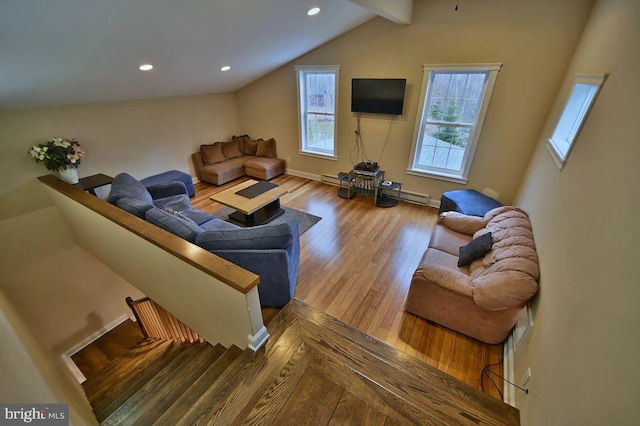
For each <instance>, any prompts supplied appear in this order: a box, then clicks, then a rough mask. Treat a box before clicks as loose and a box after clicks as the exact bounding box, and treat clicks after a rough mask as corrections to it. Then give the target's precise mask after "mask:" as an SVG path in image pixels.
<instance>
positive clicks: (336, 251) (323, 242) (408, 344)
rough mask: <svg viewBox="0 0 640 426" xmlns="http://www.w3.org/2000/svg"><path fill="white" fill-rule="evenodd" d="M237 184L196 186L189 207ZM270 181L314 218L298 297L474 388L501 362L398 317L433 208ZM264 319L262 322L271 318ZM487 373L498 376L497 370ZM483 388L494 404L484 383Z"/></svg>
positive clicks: (496, 348) (287, 179)
mask: <svg viewBox="0 0 640 426" xmlns="http://www.w3.org/2000/svg"><path fill="white" fill-rule="evenodd" d="M238 182H240V180H236V181H233V182H230V183H228V184H226V185H223V186H220V187H216V186H214V185H209V184H206V183H200V184H197V185H196V197H194V198H193V199H192V203H193V205H194V207H196V208H200V209H202V210H205V211H209V212H212V211H215V210H217V209H219V208H221V207H222V206H221V205H220V204H217V203H214V202H212V201H210V200H209V196H210V195H211V194H213V193H215V192H218V191H221V190H223V189H227V188H229V187H230V186H232V185H234V184H237V183H238ZM272 182H274V183H277V184H278V185H281V186H283V187H284V188H286V189H287V190H288V191H289V192H288V193H287V194H286V195H285V196H283V197H282V199H281V201H282V204H283V205H285V206H288V207H292V208H295V209H298V210H303V211H306V212H308V213H311V214H314V215H316V216H320V217H322V220H321V221H320V222H318V223H317V224H316V225H315V226H313V227H312V228H311V229H310V230H309V231H307V232H306V233H305V234H304V235H302V237H301V247H302V251H301V264H300V271H299V275H298V284H297V288H296V297H297V298H298V299H300V300H302V301H304V302H305V303H307V304H309V305H311V306H313V307H315V308H317V309H319V310H321V311H324V312H327V313H328V314H330V315H332V316H334V317H336V318H338V319H339V320H341V321H344V322H345V323H347V324H350V325H352V326H354V327H356V328H357V329H359V330H361V331H364V332H365V333H367V334H369V335H371V336H373V337H375V338H377V339H379V340H382V341H384V342H386V343H387V344H389V345H391V346H393V347H395V348H397V349H400V350H402V351H403V352H405V353H407V354H409V355H411V356H413V357H415V358H418V359H420V360H423V361H425V362H427V363H428V364H429V365H432V366H434V367H437V368H438V369H440V370H441V371H444V372H446V373H448V374H450V375H452V376H454V377H456V378H458V379H460V380H462V381H464V382H466V383H468V384H469V385H471V386H474V387H476V388H478V389H479V388H481V385H480V376H481V372H482V368H483V367H484V366H485V365H487V364H494V363H499V362H500V361H501V360H502V345H486V344H483V343H480V342H478V341H476V340H473V339H470V338H468V337H465V336H463V335H460V334H458V333H455V332H453V331H451V330H448V329H446V328H444V327H440V326H438V325H435V324H433V323H429V322H427V321H425V320H424V319H422V318H419V317H416V316H414V315H412V314H409V313H406V312H405V311H404V302H405V298H406V295H407V292H408V289H409V284H410V281H411V276H412V274H413V272H414V270H415V268H416V267H417V265H418V262H419V261H420V259H421V257H422V255H423V253H424V251H425V249H426V247H427V245H428V243H429V238H430V236H431V231H432V230H433V226H434V224H435V221H436V219H437V210H436V209H433V208H429V207H423V206H418V205H413V204H409V203H399V204H398V205H397V206H396V207H392V208H380V207H376V206H374V205H373V200H372V198H371V197H363V196H358V197H356V198H354V199H351V200H346V199H343V198H340V197H338V195H337V188H336V187H335V186H332V185H328V184H324V183H321V182H317V181H311V180H308V179H303V178H298V177H294V176H288V175H284V176H280V177H278V178H275V179H272ZM265 314H266V315H265V322H268V319H269V318H268V317H272V316H273V314H274V312H268V313H265ZM493 370H494V371H496V372H497V373H499V374H501V366H496V367H494V368H493ZM498 385H499V386H500V390H502V384H501V383H499V382H498ZM484 388H485V392H487V393H488V394H490V395H491V396H493V397H496V398H498V399H501V398H500V394H499V392H498V390H496V388H495V387H494V386H493V385H492V384H491V383H490V382H488V381H485V383H484Z"/></svg>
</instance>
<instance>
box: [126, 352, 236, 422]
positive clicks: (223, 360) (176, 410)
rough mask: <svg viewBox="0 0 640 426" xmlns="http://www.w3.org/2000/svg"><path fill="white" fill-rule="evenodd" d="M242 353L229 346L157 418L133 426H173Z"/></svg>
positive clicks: (144, 418) (146, 419)
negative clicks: (152, 425)
mask: <svg viewBox="0 0 640 426" xmlns="http://www.w3.org/2000/svg"><path fill="white" fill-rule="evenodd" d="M242 353H243V351H242V349H240V348H238V347H237V346H231V347H230V348H229V349H227V350H226V351H225V353H224V354H222V356H220V358H218V359H217V360H216V361H215V362H214V363H213V364H212V365H211V366H209V368H208V369H207V370H206V371H205V372H204V373H202V375H201V376H200V377H199V378H198V379H197V380H196V381H195V382H194V383H193V385H192V386H190V387H189V388H188V389H187V390H186V391H185V392H184V393H183V394H182V395H180V397H179V398H178V399H177V400H175V401H174V402H173V404H172V405H171V406H170V407H168V408H167V409H166V410H165V412H164V413H161V415H160V416H159V417H158V418H151V417H150V416H146V417H141V418H139V419H138V420H137V421H136V422H135V423H134V424H133V426H146V425H149V424H155V425H167V426H173V425H175V424H177V423H178V422H179V421H180V420H181V419H183V418H184V417H185V413H186V412H187V411H188V410H189V409H190V408H191V407H193V406H194V404H195V403H196V401H198V399H199V398H201V397H202V395H203V394H204V393H205V391H207V389H210V388H212V387H213V386H214V384H215V383H216V382H217V381H218V380H219V379H220V377H221V376H222V374H223V373H224V372H225V371H226V370H227V369H228V368H230V366H231V364H232V363H233V362H234V361H235V360H236V359H237V358H238V357H239V356H240V355H241V354H242Z"/></svg>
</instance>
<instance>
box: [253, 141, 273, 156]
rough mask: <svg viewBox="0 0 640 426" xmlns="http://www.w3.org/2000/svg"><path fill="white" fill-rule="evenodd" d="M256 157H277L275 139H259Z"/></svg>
mask: <svg viewBox="0 0 640 426" xmlns="http://www.w3.org/2000/svg"><path fill="white" fill-rule="evenodd" d="M256 157H267V158H276V141H275V139H269V140H268V141H265V140H263V139H259V140H258V147H257V148H256Z"/></svg>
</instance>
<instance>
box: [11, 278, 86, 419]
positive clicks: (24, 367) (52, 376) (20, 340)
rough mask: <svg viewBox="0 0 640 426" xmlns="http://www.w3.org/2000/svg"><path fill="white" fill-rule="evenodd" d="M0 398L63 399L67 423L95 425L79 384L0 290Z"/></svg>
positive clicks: (22, 400)
mask: <svg viewBox="0 0 640 426" xmlns="http://www.w3.org/2000/svg"><path fill="white" fill-rule="evenodd" d="M0 341H1V342H2V350H1V351H0V371H2V380H0V401H1V402H4V403H23V404H28V403H33V404H37V403H40V404H46V403H67V404H69V417H70V419H69V421H70V424H71V425H77V426H80V425H97V424H98V422H97V421H96V419H95V417H94V415H93V412H92V411H91V407H90V406H89V402H88V401H87V399H86V397H85V396H84V394H83V392H82V388H81V387H80V385H79V384H78V383H76V382H75V380H74V379H73V377H71V375H70V374H69V372H68V371H67V369H66V368H65V367H63V366H62V363H61V362H60V358H58V357H56V356H55V355H54V354H53V353H51V352H50V351H47V350H46V349H44V348H43V347H42V345H41V344H40V342H38V341H37V339H36V338H34V336H33V335H32V334H31V333H30V331H29V329H28V327H27V326H26V325H25V324H24V323H23V322H22V320H21V319H20V317H19V315H18V314H17V313H16V312H15V310H14V309H13V307H12V306H11V304H10V303H9V301H8V300H7V299H6V298H5V295H4V294H3V293H2V291H1V290H0Z"/></svg>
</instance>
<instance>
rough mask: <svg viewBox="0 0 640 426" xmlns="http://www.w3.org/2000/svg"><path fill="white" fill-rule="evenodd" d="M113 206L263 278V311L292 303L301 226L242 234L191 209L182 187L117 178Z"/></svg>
mask: <svg viewBox="0 0 640 426" xmlns="http://www.w3.org/2000/svg"><path fill="white" fill-rule="evenodd" d="M107 201H109V202H110V203H111V204H115V205H116V206H118V207H120V208H122V209H124V210H126V211H128V212H129V213H131V214H134V215H136V216H138V217H140V218H141V219H144V220H146V221H148V222H150V223H153V224H154V225H156V226H158V227H160V228H162V229H164V230H166V231H169V232H171V233H172V234H175V235H177V236H179V237H181V238H184V239H185V240H187V241H189V242H191V243H193V244H196V245H198V246H200V247H202V248H204V249H206V250H208V251H210V252H212V253H214V254H215V255H217V256H220V257H222V258H224V259H226V260H228V261H230V262H232V263H235V264H236V265H238V266H240V267H242V268H244V269H247V270H249V271H251V272H253V273H254V274H256V275H259V276H260V284H258V293H259V295H260V303H261V305H262V306H263V307H267V306H273V307H282V306H284V305H286V304H287V302H288V301H289V300H291V298H292V297H293V293H294V291H295V285H296V279H297V276H298V267H299V265H300V235H299V230H298V222H297V221H296V220H290V221H288V222H286V223H282V224H278V225H271V224H266V225H262V226H255V227H252V228H242V227H239V226H237V225H234V224H232V223H229V222H225V221H223V220H220V219H216V218H215V217H214V216H212V215H210V214H209V213H206V212H204V211H202V210H199V209H195V208H193V207H192V206H191V202H190V201H189V196H188V194H187V189H186V187H185V185H184V184H183V183H182V182H170V183H166V184H158V185H150V186H147V187H145V186H144V185H143V184H142V183H141V182H140V181H138V180H136V179H135V178H134V177H133V176H131V175H128V174H126V173H121V174H119V175H117V176H116V177H115V178H114V180H113V182H112V183H111V192H110V193H109V196H108V198H107Z"/></svg>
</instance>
